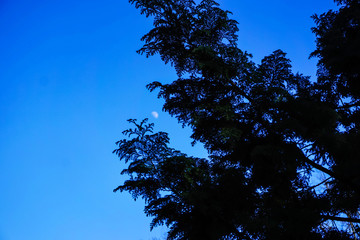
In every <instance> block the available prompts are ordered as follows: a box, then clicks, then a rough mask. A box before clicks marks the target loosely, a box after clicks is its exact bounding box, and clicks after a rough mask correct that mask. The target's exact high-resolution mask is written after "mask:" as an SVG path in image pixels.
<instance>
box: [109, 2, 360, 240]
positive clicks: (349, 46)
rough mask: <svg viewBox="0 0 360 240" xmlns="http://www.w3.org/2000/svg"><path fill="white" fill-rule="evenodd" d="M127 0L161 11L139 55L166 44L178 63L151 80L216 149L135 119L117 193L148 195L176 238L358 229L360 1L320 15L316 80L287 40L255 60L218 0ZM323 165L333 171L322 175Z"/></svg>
mask: <svg viewBox="0 0 360 240" xmlns="http://www.w3.org/2000/svg"><path fill="white" fill-rule="evenodd" d="M130 2H131V3H133V4H135V7H137V8H139V9H140V10H141V12H142V13H143V14H145V15H146V16H151V17H153V18H154V28H153V29H152V30H151V31H150V32H149V33H148V34H146V35H145V36H144V37H143V38H142V40H143V41H144V42H145V45H144V46H143V48H141V49H140V50H139V53H144V54H146V56H151V55H154V54H159V55H160V56H161V58H162V59H163V60H164V61H165V62H166V63H171V64H172V65H173V66H174V67H175V69H176V70H177V73H178V79H177V80H175V81H173V82H172V83H170V84H161V83H159V82H154V83H151V84H149V85H148V86H147V87H148V89H149V90H150V91H154V90H158V91H159V94H158V96H159V97H160V98H163V99H164V100H165V104H164V110H165V111H167V112H168V113H170V114H171V115H172V116H174V117H176V118H177V119H178V120H179V122H180V123H181V124H183V125H184V126H185V125H187V126H189V127H191V128H192V131H193V134H192V138H193V140H194V142H197V141H199V142H201V143H203V144H204V146H205V148H206V149H207V150H208V152H209V156H208V159H199V158H195V157H189V156H187V155H186V154H183V153H180V152H179V151H176V150H174V149H172V148H170V147H168V144H169V138H168V136H167V134H166V133H163V132H160V133H153V132H152V131H153V125H152V124H148V123H147V120H144V121H142V122H141V123H137V122H136V121H135V120H130V122H132V123H133V124H135V128H134V129H130V130H127V131H125V132H124V134H125V135H127V136H128V137H130V138H129V139H127V140H126V139H125V140H121V141H119V142H117V144H118V149H116V150H115V151H114V152H115V153H116V154H117V155H118V156H119V157H120V159H124V160H125V161H126V162H129V166H128V168H127V169H125V170H123V172H122V173H123V174H128V175H129V176H130V179H129V180H127V181H125V183H124V184H123V185H121V186H119V187H118V188H116V189H115V190H114V191H117V190H120V191H124V190H125V191H129V192H130V193H131V194H133V197H134V198H137V197H142V198H144V199H145V201H146V204H147V205H146V207H145V212H146V214H147V215H148V216H152V217H154V219H153V222H152V225H151V227H155V226H157V225H160V224H166V225H167V226H168V227H169V228H170V231H169V234H168V239H190V240H198V239H214V240H217V239H261V240H262V239H264V240H265V239H266V240H273V239H274V240H275V239H276V240H282V239H284V240H285V239H295V240H297V239H299V240H300V239H301V240H304V239H310V240H311V239H314V240H315V239H316V240H320V239H323V240H332V239H341V240H348V239H357V238H358V237H359V232H358V229H359V227H358V225H357V224H358V223H360V220H359V218H358V211H359V205H360V177H359V176H360V174H359V169H360V160H359V159H360V150H359V149H360V148H359V146H360V135H359V124H360V112H359V111H360V109H359V104H358V103H359V96H360V95H359V94H358V90H359V91H360V88H359V89H357V87H358V86H357V84H358V82H359V71H360V68H359V67H358V65H357V64H358V63H359V62H358V60H357V57H358V56H359V55H358V48H359V43H360V41H357V40H356V39H358V37H359V35H358V33H359V31H360V26H359V21H358V19H359V18H358V17H359V16H360V14H357V13H358V12H359V2H358V1H338V2H339V4H342V7H341V8H340V10H339V11H336V12H335V11H330V12H328V13H326V14H323V15H320V16H315V17H314V18H315V19H316V23H317V27H316V28H314V32H315V33H316V34H317V36H318V39H317V46H318V48H317V50H316V51H315V52H314V54H313V55H315V56H318V57H319V74H318V81H317V82H315V83H312V82H310V81H309V77H306V76H303V75H301V74H298V73H297V74H294V73H293V72H292V70H291V62H290V60H289V59H287V58H286V54H285V53H284V52H283V51H281V50H276V51H274V52H273V53H272V54H270V55H269V56H266V57H264V58H263V60H262V61H261V64H259V65H256V64H255V63H253V62H252V61H251V55H250V54H248V53H246V52H244V51H242V50H240V49H239V48H238V47H237V45H236V40H237V31H238V29H237V27H236V21H234V20H231V19H230V18H229V14H230V12H228V11H224V10H222V9H220V8H219V5H218V4H217V3H216V2H214V1H211V0H203V1H201V2H200V3H199V4H196V3H195V2H194V1H190V0H182V1H180V0H178V1H176V0H153V1H152V0H131V1H130ZM339 49H340V50H339ZM337 51H338V52H337ZM344 61H345V62H346V64H345V63H344ZM320 173H322V174H324V176H325V177H326V180H324V181H322V182H319V181H316V177H317V176H319V174H320ZM341 222H344V223H345V225H346V224H347V225H346V226H348V227H350V228H347V227H346V226H345V225H344V224H340V223H341ZM331 223H333V226H330V225H329V224H331Z"/></svg>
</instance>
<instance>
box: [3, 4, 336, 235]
mask: <svg viewBox="0 0 360 240" xmlns="http://www.w3.org/2000/svg"><path fill="white" fill-rule="evenodd" d="M220 3H221V4H222V5H221V6H222V7H223V8H225V9H228V10H230V11H232V12H233V14H234V18H235V19H236V20H238V22H239V28H240V32H239V46H240V48H242V49H243V50H247V51H248V52H250V53H252V54H253V55H254V61H255V62H259V60H260V59H261V58H262V57H263V56H264V55H268V54H270V53H271V52H272V51H274V50H276V49H279V48H280V49H282V50H284V51H285V52H287V53H288V57H289V58H290V59H292V63H293V66H294V70H295V71H299V72H302V73H304V74H306V75H312V76H314V75H315V71H316V68H315V65H316V61H315V59H313V60H308V56H309V54H310V52H311V51H312V50H314V48H315V44H314V39H315V37H314V35H313V34H312V33H311V30H310V28H311V27H312V26H313V25H314V24H313V21H312V20H311V19H310V16H311V15H312V14H313V13H322V12H324V11H326V10H327V9H329V8H334V7H335V5H334V3H333V2H332V1H331V0H316V1H314V0H303V1H286V0H272V1H270V0H258V1H249V0H222V1H220ZM150 28H151V21H149V20H148V19H146V18H145V17H144V16H141V15H140V14H139V12H138V11H137V10H136V9H135V8H134V7H133V6H131V5H130V4H129V3H128V2H127V1H126V0H117V1H115V0H102V1H99V0H86V1H85V0H77V1H73V0H72V1H70V0H61V1H60V0H52V1H39V0H0V64H1V65H0V66H1V67H0V81H1V90H0V91H1V94H0V144H1V145H0V171H1V174H0V192H1V195H0V240H23V239H24V240H25V239H26V240H79V239H86V240H98V239H107V240H115V239H117V240H118V239H121V240H140V239H142V240H150V239H153V238H161V237H163V236H164V232H165V229H164V228H162V229H158V230H155V231H153V232H150V231H149V222H150V220H151V219H149V218H146V217H145V215H144V214H143V207H144V203H143V201H142V200H141V199H140V200H138V201H136V202H134V201H133V200H132V199H131V196H130V195H129V194H128V193H122V194H120V193H116V194H115V193H113V192H112V189H113V188H115V187H117V186H118V185H119V184H121V183H122V181H123V180H124V177H122V176H120V175H119V172H120V171H121V169H122V167H123V166H124V165H122V163H120V162H119V161H118V159H117V158H116V156H115V155H114V154H112V153H111V152H112V150H113V149H114V148H115V144H114V143H115V141H116V140H118V139H121V138H122V135H121V132H122V130H124V129H126V128H127V127H128V124H127V122H126V119H128V118H138V119H143V118H145V117H149V118H150V119H151V121H153V122H155V124H156V129H157V130H162V131H167V132H169V133H170V137H171V143H172V146H173V147H175V148H178V149H181V150H183V151H185V152H187V153H190V154H193V155H197V156H205V151H204V150H202V149H201V146H200V145H197V146H196V147H195V148H191V145H190V140H189V135H190V132H189V130H188V129H182V128H181V127H180V126H179V125H178V124H177V122H176V120H175V119H172V118H170V117H169V116H168V115H167V114H165V113H162V112H161V107H162V103H163V101H162V100H158V99H157V98H156V94H155V93H149V92H148V91H147V90H146V89H145V85H146V84H147V83H149V82H152V81H155V80H156V81H161V82H170V81H172V80H174V79H175V78H176V76H175V72H174V71H173V70H172V69H171V68H170V66H165V65H164V64H163V63H162V62H161V61H160V60H159V58H158V57H153V58H150V59H146V58H145V57H144V56H140V55H137V54H136V53H135V51H136V50H137V49H138V48H140V47H141V42H140V40H139V39H140V37H141V36H142V35H143V34H145V33H146V31H147V30H149V29H150ZM152 111H157V112H159V118H158V119H155V118H153V117H152V115H151V112H152Z"/></svg>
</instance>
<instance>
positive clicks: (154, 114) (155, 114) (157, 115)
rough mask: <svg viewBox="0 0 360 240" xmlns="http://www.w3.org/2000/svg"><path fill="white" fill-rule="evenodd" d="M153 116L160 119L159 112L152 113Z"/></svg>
mask: <svg viewBox="0 0 360 240" xmlns="http://www.w3.org/2000/svg"><path fill="white" fill-rule="evenodd" d="M151 115H153V117H154V118H158V117H159V114H158V113H157V112H155V111H154V112H151Z"/></svg>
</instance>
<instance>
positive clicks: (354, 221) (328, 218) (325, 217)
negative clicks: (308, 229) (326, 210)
mask: <svg viewBox="0 0 360 240" xmlns="http://www.w3.org/2000/svg"><path fill="white" fill-rule="evenodd" d="M321 217H322V218H323V219H324V220H332V221H340V222H350V223H360V219H357V218H344V217H334V216H328V215H322V216H321Z"/></svg>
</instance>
